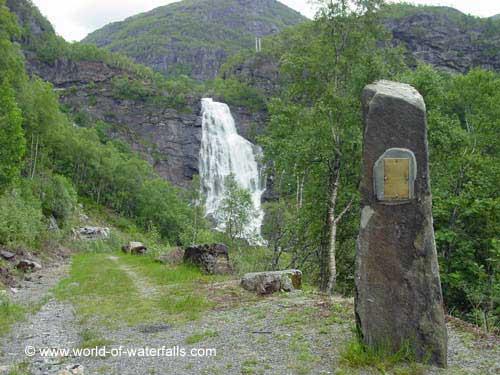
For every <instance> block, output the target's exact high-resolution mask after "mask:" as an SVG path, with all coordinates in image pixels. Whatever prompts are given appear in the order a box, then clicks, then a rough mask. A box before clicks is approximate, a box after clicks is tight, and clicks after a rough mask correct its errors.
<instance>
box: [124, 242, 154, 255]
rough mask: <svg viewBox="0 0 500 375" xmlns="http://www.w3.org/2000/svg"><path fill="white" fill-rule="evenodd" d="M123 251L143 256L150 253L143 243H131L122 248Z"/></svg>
mask: <svg viewBox="0 0 500 375" xmlns="http://www.w3.org/2000/svg"><path fill="white" fill-rule="evenodd" d="M122 251H123V252H124V253H127V254H135V255H142V254H146V252H147V251H148V249H147V247H146V246H144V244H143V243H142V242H137V241H130V242H129V243H128V244H126V245H123V246H122Z"/></svg>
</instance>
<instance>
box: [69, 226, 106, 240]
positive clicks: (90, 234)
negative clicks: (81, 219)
mask: <svg viewBox="0 0 500 375" xmlns="http://www.w3.org/2000/svg"><path fill="white" fill-rule="evenodd" d="M109 235H110V229H109V228H106V227H82V228H75V229H73V236H74V237H75V239H78V240H104V239H106V238H109Z"/></svg>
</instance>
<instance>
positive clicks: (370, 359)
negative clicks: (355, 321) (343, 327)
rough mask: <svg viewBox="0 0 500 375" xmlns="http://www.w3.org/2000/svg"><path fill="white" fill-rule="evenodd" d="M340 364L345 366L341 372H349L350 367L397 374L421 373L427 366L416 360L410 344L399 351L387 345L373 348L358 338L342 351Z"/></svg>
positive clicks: (412, 374) (411, 374)
mask: <svg viewBox="0 0 500 375" xmlns="http://www.w3.org/2000/svg"><path fill="white" fill-rule="evenodd" d="M340 364H341V365H342V366H343V368H341V369H340V372H338V373H339V374H344V373H345V374H347V373H349V372H348V370H347V369H346V368H345V367H347V368H348V369H368V368H371V369H374V370H376V371H378V372H379V373H381V374H386V373H387V371H391V373H393V374H397V375H420V374H424V373H425V367H424V366H423V365H420V364H418V363H416V362H415V354H414V352H413V350H412V349H411V347H410V345H408V344H405V345H403V346H402V348H401V349H400V350H398V351H397V352H393V351H391V350H389V348H388V347H386V346H380V347H377V348H371V347H368V346H366V345H364V344H363V343H361V342H360V341H359V340H358V339H353V340H352V341H350V342H349V343H348V344H347V346H346V348H345V349H344V350H343V351H342V352H341V353H340ZM344 366H345V367H344Z"/></svg>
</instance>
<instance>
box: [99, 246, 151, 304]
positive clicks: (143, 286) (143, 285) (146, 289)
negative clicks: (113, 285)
mask: <svg viewBox="0 0 500 375" xmlns="http://www.w3.org/2000/svg"><path fill="white" fill-rule="evenodd" d="M108 259H109V260H111V261H113V262H115V263H116V264H117V266H118V268H119V269H120V270H122V271H123V272H125V273H126V274H127V276H128V277H129V278H130V279H132V281H133V282H134V286H135V287H136V288H137V290H138V291H139V293H140V294H141V295H142V296H144V297H146V298H154V297H155V296H157V295H158V293H159V291H158V289H157V288H156V286H155V285H153V284H152V283H150V282H149V280H148V279H146V278H145V277H142V276H141V275H139V274H138V273H137V272H135V271H134V270H133V269H132V268H130V266H128V265H126V264H123V263H121V262H120V258H119V257H117V256H114V255H110V256H108Z"/></svg>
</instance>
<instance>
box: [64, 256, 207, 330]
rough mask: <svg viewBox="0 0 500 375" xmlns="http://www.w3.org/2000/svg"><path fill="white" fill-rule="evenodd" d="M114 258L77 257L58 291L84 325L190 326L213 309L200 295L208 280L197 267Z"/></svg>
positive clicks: (143, 259)
mask: <svg viewBox="0 0 500 375" xmlns="http://www.w3.org/2000/svg"><path fill="white" fill-rule="evenodd" d="M110 255H111V254H110V253H107V254H106V253H80V254H77V255H75V256H74V257H73V261H72V266H71V271H70V276H69V277H68V278H67V279H64V280H63V281H61V282H60V283H59V285H58V286H57V287H56V288H55V295H56V297H57V298H58V299H61V300H67V301H70V302H71V303H73V304H74V306H75V309H76V312H77V314H78V317H79V318H80V319H81V321H82V323H84V324H85V323H98V324H102V325H104V326H107V327H110V328H117V327H119V326H122V325H129V326H134V325H137V324H140V323H142V322H145V321H147V322H150V323H166V322H168V323H174V322H179V321H188V320H194V319H197V318H198V317H199V315H200V314H201V313H202V312H203V311H205V310H207V309H209V308H210V307H212V305H213V304H212V303H211V302H210V301H208V300H207V299H206V297H205V296H203V295H202V293H201V292H200V291H198V289H199V283H200V282H204V280H205V278H206V276H204V275H202V274H201V272H200V271H199V270H197V269H196V268H194V267H188V266H184V265H183V266H179V267H168V266H165V265H161V264H158V263H155V262H154V261H153V259H151V258H150V257H147V256H144V257H137V256H131V255H123V254H119V253H113V254H112V255H113V256H115V257H116V258H115V259H116V260H112V259H110V258H109V256H110ZM124 267H126V268H127V269H128V270H129V271H130V272H133V273H134V274H136V275H137V277H138V278H140V279H141V280H144V282H147V283H150V284H151V287H152V288H155V290H156V289H157V291H158V293H146V292H148V291H145V290H140V286H138V285H136V283H135V282H134V280H133V279H132V278H131V276H130V274H128V273H127V272H126V270H125V269H124ZM147 285H149V284H147ZM162 287H163V288H162Z"/></svg>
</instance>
